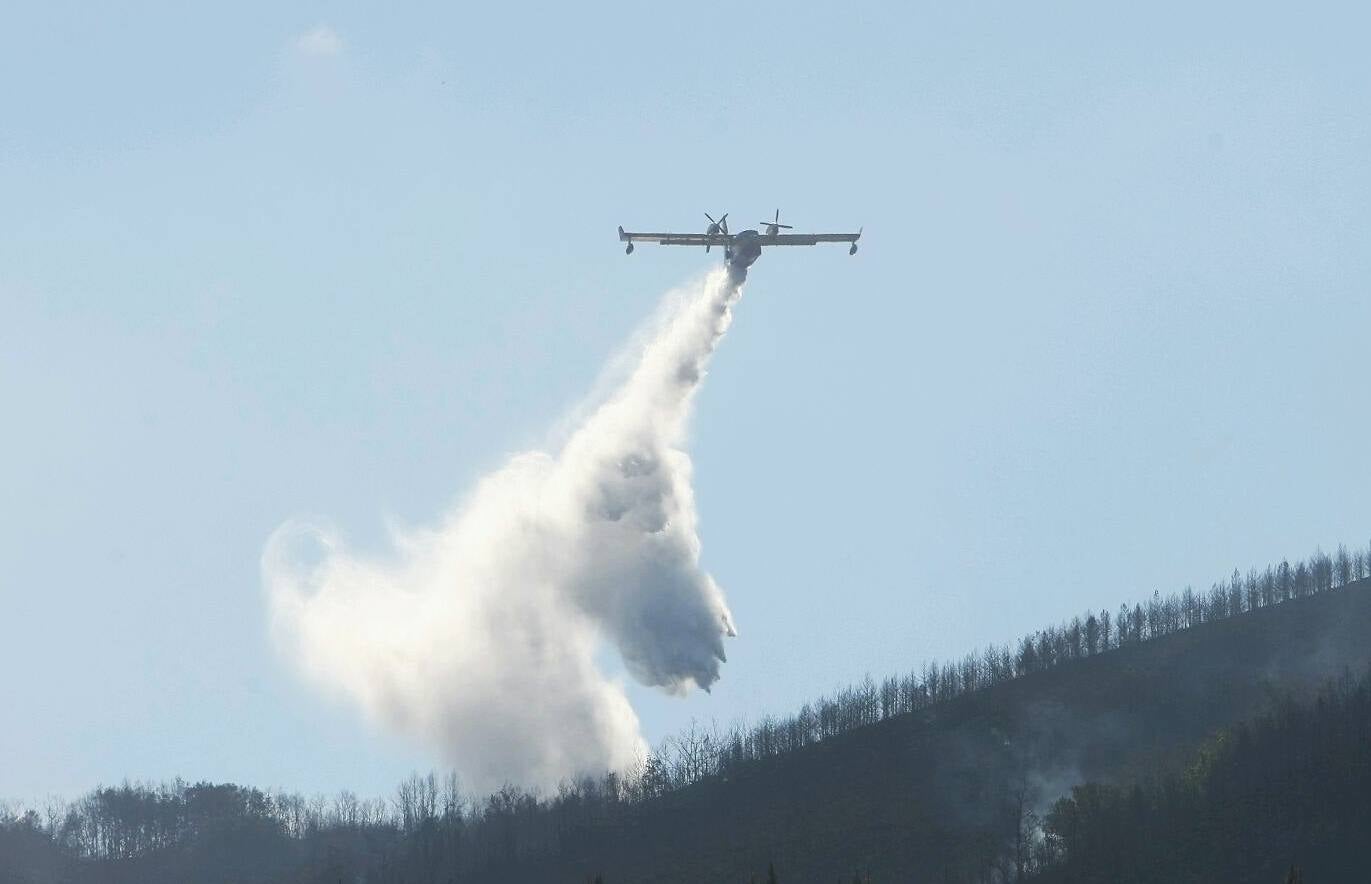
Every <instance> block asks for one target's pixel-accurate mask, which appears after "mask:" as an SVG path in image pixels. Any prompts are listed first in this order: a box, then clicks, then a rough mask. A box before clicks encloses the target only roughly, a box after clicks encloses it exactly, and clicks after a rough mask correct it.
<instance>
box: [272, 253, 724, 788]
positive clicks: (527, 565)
mask: <svg viewBox="0 0 1371 884" xmlns="http://www.w3.org/2000/svg"><path fill="white" fill-rule="evenodd" d="M740 290H741V284H740V282H739V281H737V280H734V279H732V278H731V277H729V276H728V274H727V273H725V272H724V271H722V270H721V271H718V272H715V273H711V274H709V275H708V276H707V277H705V278H704V279H702V280H700V281H698V282H696V283H694V284H692V285H689V286H687V287H685V288H683V289H680V290H677V291H674V292H672V293H670V294H668V295H667V296H666V298H665V299H664V300H663V301H662V305H661V307H660V308H659V311H658V316H657V319H656V320H655V321H654V322H653V323H651V324H650V326H649V327H648V328H647V329H646V331H645V332H644V333H643V334H642V335H641V336H640V338H639V339H638V340H639V342H638V344H637V345H636V346H634V347H632V348H630V349H629V350H628V351H627V352H626V353H625V354H623V355H622V356H621V357H620V359H619V360H617V362H616V363H615V364H616V365H618V366H619V367H620V371H619V372H617V373H616V374H615V375H614V377H615V378H616V380H615V381H614V382H612V383H610V384H608V385H607V386H606V387H605V392H604V393H603V394H602V395H600V396H598V397H596V398H595V399H593V400H592V401H590V402H589V403H588V405H587V406H586V407H584V408H583V409H581V410H580V411H579V412H578V415H579V416H578V417H577V418H576V419H575V420H574V421H573V423H572V425H571V428H570V430H569V432H568V433H567V434H566V436H565V441H564V442H563V444H561V445H560V446H558V447H556V450H554V451H552V452H545V451H536V450H535V451H527V452H523V453H521V454H517V455H515V456H513V457H511V458H510V459H509V461H508V462H507V463H506V464H505V465H504V466H503V467H502V468H500V469H499V470H497V471H495V472H494V473H492V474H490V475H488V476H486V477H485V478H483V479H482V480H480V481H479V482H478V483H477V484H476V486H475V488H473V489H471V491H470V492H469V493H468V494H467V495H466V496H465V497H464V498H462V499H461V500H460V502H459V503H458V504H457V505H456V506H454V507H453V508H452V509H451V511H450V512H448V513H447V514H446V515H445V516H444V517H443V518H442V519H441V520H439V522H438V524H436V525H433V526H430V527H424V528H417V529H403V530H396V531H394V532H393V536H392V544H391V545H392V548H391V549H390V550H388V551H387V553H386V554H385V555H366V554H361V553H358V552H355V551H352V550H350V549H349V548H348V546H347V545H346V544H345V543H344V541H343V539H342V538H341V537H340V536H339V534H338V533H337V532H336V531H334V530H333V529H331V528H329V527H326V526H321V525H318V524H311V523H306V522H301V521H290V522H287V523H286V524H284V525H282V526H281V527H280V528H278V529H277V530H276V532H275V533H274V534H273V535H272V537H271V538H270V539H269V540H268V542H267V544H266V548H265V550H264V551H263V555H262V576H263V585H264V589H265V592H266V596H267V601H268V605H269V611H270V619H271V627H272V631H273V635H274V638H275V640H276V642H277V644H278V646H279V647H280V649H281V651H282V652H283V654H285V655H286V656H287V657H288V658H289V659H290V660H292V661H293V662H294V663H295V664H296V666H297V667H298V669H299V671H300V672H301V673H302V674H303V676H304V677H305V678H306V679H307V680H308V681H309V682H310V683H311V684H313V685H315V686H317V687H319V688H321V689H323V690H325V691H328V692H330V693H332V694H335V695H337V696H341V697H343V698H345V699H346V700H347V701H349V702H351V703H352V704H355V705H356V707H357V708H358V709H359V710H360V712H361V713H362V714H363V715H364V716H365V718H366V719H367V720H368V721H370V722H372V723H374V724H375V725H377V726H379V727H381V728H383V729H385V730H387V731H389V732H392V733H395V734H399V735H402V736H404V737H408V738H412V739H414V740H417V741H418V742H420V743H422V744H423V745H425V746H427V747H429V748H430V749H431V750H432V751H433V752H434V753H435V754H436V756H437V757H438V758H439V759H440V760H441V761H442V762H443V763H444V764H447V765H451V766H452V767H453V768H455V769H456V770H457V771H459V772H460V773H461V775H462V776H463V778H464V779H465V780H466V781H467V783H468V784H469V785H471V786H473V787H474V788H477V789H492V788H495V787H498V786H499V785H501V784H503V783H506V782H511V783H519V784H523V785H530V786H546V785H551V784H553V783H555V782H557V781H559V780H561V779H563V778H567V777H572V776H576V775H579V774H585V773H598V772H604V771H606V770H621V769H624V768H626V767H629V766H631V765H633V764H634V763H636V762H637V761H639V760H640V759H641V758H642V757H643V755H644V753H645V750H646V746H645V743H644V740H643V737H642V734H641V732H640V728H639V722H638V717H637V715H636V714H635V712H634V710H633V708H632V706H631V705H630V703H629V701H628V698H627V695H626V693H625V686H624V684H623V683H622V681H621V680H620V679H617V678H615V677H611V676H610V675H607V674H606V673H605V672H604V671H602V669H601V668H600V666H599V665H597V662H596V657H597V654H599V653H601V650H602V649H603V648H604V647H606V646H608V647H612V648H613V649H614V650H615V651H617V653H618V655H619V657H620V658H621V659H622V661H623V664H624V669H625V670H626V671H627V673H628V674H629V675H630V676H631V677H632V678H634V679H636V680H637V681H639V682H641V683H642V684H644V685H649V686H653V687H657V688H661V689H663V690H665V691H668V692H671V693H675V694H684V693H686V692H688V691H690V690H692V689H694V688H702V689H706V690H707V689H708V688H709V686H710V685H711V684H713V683H714V682H715V681H716V680H717V679H718V678H719V673H720V666H721V664H722V663H723V662H724V659H725V655H724V639H725V637H727V636H731V635H734V634H735V629H734V625H733V619H732V616H731V614H730V613H729V610H728V606H727V604H726V602H725V599H724V594H723V592H722V590H721V589H720V588H719V586H718V584H716V583H715V581H714V579H713V578H712V577H711V576H710V575H709V574H708V573H706V572H705V571H704V570H703V569H702V568H701V566H700V539H699V535H698V532H697V515H696V509H695V500H694V493H693V490H692V486H691V462H690V457H689V456H688V455H687V453H686V452H685V450H684V444H685V438H686V432H687V428H688V422H689V419H690V414H691V404H692V400H693V397H694V395H695V392H696V391H697V390H698V389H699V387H700V385H701V383H702V382H703V380H704V376H705V369H706V367H707V365H708V362H709V358H710V355H711V354H712V353H713V351H714V348H715V346H716V345H717V344H718V342H719V340H720V339H721V338H722V337H723V335H724V334H725V332H726V331H727V329H728V326H729V324H730V322H731V320H732V307H733V305H734V304H735V303H736V301H737V299H738V297H739V295H740Z"/></svg>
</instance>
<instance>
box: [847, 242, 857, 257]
mask: <svg viewBox="0 0 1371 884" xmlns="http://www.w3.org/2000/svg"><path fill="white" fill-rule="evenodd" d="M847 253H848V254H849V255H855V254H857V244H856V243H855V242H854V243H853V244H852V248H850V249H848V250H847Z"/></svg>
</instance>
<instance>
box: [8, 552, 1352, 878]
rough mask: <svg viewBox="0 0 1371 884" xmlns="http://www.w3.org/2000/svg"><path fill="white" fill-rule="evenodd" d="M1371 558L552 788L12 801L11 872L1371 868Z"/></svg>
mask: <svg viewBox="0 0 1371 884" xmlns="http://www.w3.org/2000/svg"><path fill="white" fill-rule="evenodd" d="M1369 576H1371V549H1365V550H1355V551H1349V550H1348V549H1346V548H1343V547H1339V549H1338V550H1337V552H1336V553H1334V554H1332V555H1328V554H1324V553H1322V552H1316V553H1315V554H1314V555H1313V556H1311V557H1310V558H1309V559H1308V560H1306V561H1302V562H1296V563H1290V562H1281V563H1279V564H1277V565H1273V566H1270V567H1267V568H1265V569H1260V570H1258V569H1253V570H1250V571H1248V572H1246V573H1245V574H1244V573H1241V572H1238V571H1235V572H1233V574H1232V575H1231V576H1230V577H1229V578H1227V579H1225V580H1223V581H1220V582H1218V583H1215V584H1213V585H1212V586H1211V587H1210V588H1209V589H1208V590H1207V591H1195V590H1193V589H1191V588H1186V589H1185V590H1184V591H1182V592H1180V593H1176V594H1172V595H1168V596H1162V595H1161V594H1160V593H1156V594H1154V595H1153V596H1152V598H1150V599H1148V600H1146V601H1143V602H1139V603H1135V604H1131V605H1122V606H1120V607H1119V608H1118V609H1117V610H1116V611H1112V610H1110V609H1108V608H1106V609H1102V610H1099V611H1090V612H1086V613H1084V614H1083V615H1081V616H1079V617H1076V618H1073V619H1072V620H1070V621H1068V622H1066V623H1062V624H1058V625H1054V626H1050V627H1047V628H1044V629H1041V630H1039V631H1037V632H1035V633H1033V634H1032V635H1029V636H1025V637H1024V638H1023V639H1021V640H1020V641H1018V642H1017V643H1014V644H1012V645H1001V646H992V647H989V648H986V649H984V650H982V651H979V652H975V653H970V654H968V655H967V656H965V657H964V658H963V659H961V660H958V661H953V662H949V663H941V664H933V663H930V664H926V665H923V666H921V667H919V668H918V669H917V670H913V671H910V672H906V673H903V674H900V675H895V676H890V677H888V678H884V679H880V680H876V679H871V678H867V679H866V680H865V681H863V682H862V683H860V684H857V685H852V686H850V687H848V688H846V689H843V690H841V691H838V692H836V693H835V694H833V695H831V696H828V697H824V698H820V699H818V700H816V701H814V702H812V703H809V704H806V705H805V706H803V707H801V708H800V709H799V710H797V711H796V712H795V713H794V714H793V715H791V716H788V717H786V718H782V719H772V718H763V719H762V720H761V721H759V722H757V723H756V724H754V725H753V726H751V727H741V726H739V727H734V728H731V729H726V730H721V729H719V728H717V727H714V726H700V725H697V726H694V727H692V728H690V729H688V730H687V731H685V732H684V733H681V734H678V735H676V736H674V737H672V738H670V739H668V740H666V741H664V743H663V744H662V745H661V746H659V747H657V749H656V750H654V751H653V752H652V753H651V754H650V755H649V756H648V757H647V758H645V759H644V760H643V761H642V763H641V764H640V765H639V766H638V767H637V768H636V769H633V770H629V771H619V772H607V773H604V774H602V775H599V776H591V777H585V778H582V779H580V780H578V781H575V782H566V783H563V784H562V785H561V786H560V787H559V788H558V789H557V790H556V792H555V793H552V794H538V793H530V792H527V791H524V790H521V789H519V788H515V787H513V786H510V787H506V788H504V789H501V790H499V791H498V792H496V793H494V794H491V795H479V796H478V795H471V794H467V793H466V792H464V790H463V789H462V787H461V783H460V782H459V780H458V779H457V778H456V777H454V776H446V777H439V776H437V775H427V776H420V775H415V776H413V777H411V778H409V779H407V780H406V781H405V782H403V783H401V784H400V785H399V787H398V788H397V790H396V792H395V794H394V795H392V796H387V797H385V798H375V799H361V798H359V797H358V796H355V795H353V794H351V793H348V792H343V793H341V794H339V795H336V796H333V797H328V798H325V797H322V796H316V797H304V796H299V795H294V794H286V793H280V792H265V791H262V790H258V789H253V788H249V787H243V786H236V785H231V784H210V783H187V782H181V781H176V782H172V783H166V784H138V783H124V784H120V785H114V786H104V787H99V788H97V789H95V790H93V791H92V792H90V793H89V794H87V795H85V796H82V797H80V798H78V799H75V800H73V801H70V802H63V801H53V802H51V803H50V804H47V805H45V806H41V807H21V806H5V807H3V808H0V884H8V882H26V884H50V882H73V884H77V882H124V881H127V882H135V881H137V882H149V884H161V882H173V881H175V882H295V881H300V882H314V881H318V882H337V881H348V882H378V884H382V882H416V884H419V882H434V884H436V882H464V881H529V882H533V881H538V882H542V881H567V882H586V881H591V880H594V879H596V878H597V877H599V878H601V879H602V880H604V881H606V882H609V884H616V882H621V881H622V882H629V881H633V882H637V881H660V882H675V881H680V882H687V881H690V882H695V881H737V882H747V881H750V880H753V879H754V878H755V879H756V880H758V881H763V880H767V878H768V876H769V875H773V874H774V875H775V876H776V877H777V878H778V879H779V880H781V881H844V882H847V881H852V880H853V879H854V877H855V878H857V879H859V880H863V881H865V880H870V881H915V882H919V881H929V882H1012V881H1019V880H1025V881H1026V880H1033V881H1043V882H1059V881H1060V882H1066V881H1138V882H1144V881H1168V882H1169V881H1281V880H1285V877H1286V876H1287V874H1288V873H1289V869H1290V868H1291V866H1298V867H1299V869H1300V873H1301V874H1302V875H1303V876H1304V880H1306V881H1308V882H1310V884H1314V882H1324V881H1364V880H1367V879H1368V876H1367V875H1366V874H1365V873H1364V871H1363V870H1365V869H1367V868H1368V860H1371V847H1369V846H1367V844H1368V842H1371V789H1368V786H1371V781H1369V780H1368V770H1371V740H1368V737H1369V736H1371V682H1368V680H1367V677H1366V676H1365V673H1367V672H1368V667H1371V580H1368V577H1369ZM1273 876H1274V877H1273Z"/></svg>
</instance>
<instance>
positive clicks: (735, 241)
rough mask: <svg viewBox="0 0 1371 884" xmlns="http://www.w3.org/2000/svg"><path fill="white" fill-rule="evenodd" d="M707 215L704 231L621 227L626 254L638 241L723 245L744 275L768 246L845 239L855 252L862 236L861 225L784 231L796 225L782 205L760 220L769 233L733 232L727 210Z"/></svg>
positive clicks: (734, 266) (733, 265)
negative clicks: (785, 218)
mask: <svg viewBox="0 0 1371 884" xmlns="http://www.w3.org/2000/svg"><path fill="white" fill-rule="evenodd" d="M705 217H706V218H707V219H709V226H708V227H706V228H705V232H704V233H631V232H629V231H626V230H624V229H623V228H622V227H620V228H619V241H620V242H626V243H628V246H627V247H625V248H624V254H626V255H631V254H633V244H634V243H635V242H655V243H657V244H658V245H663V246H704V247H705V251H706V252H708V251H709V250H710V248H711V247H712V246H722V247H723V250H724V260H725V261H727V262H728V266H729V270H730V271H731V272H733V273H734V274H735V275H737V276H738V277H740V278H741V277H744V276H746V275H747V268H749V267H751V266H752V264H753V262H754V261H756V260H757V259H758V258H760V257H761V255H762V248H763V247H764V246H813V245H818V244H819V243H821V242H845V243H851V244H852V247H851V248H849V249H848V250H847V253H848V254H849V255H855V254H857V240H859V239H861V236H862V231H861V230H860V229H859V230H858V231H857V232H856V233H782V232H781V231H782V230H791V229H793V228H792V227H791V226H790V225H789V224H782V223H781V210H780V209H777V210H776V215H775V217H774V218H772V219H771V220H770V221H760V222H758V226H759V227H762V228H763V229H764V230H765V231H766V232H765V233H761V232H758V231H756V230H744V231H741V232H740V233H729V232H728V213H727V212H725V213H724V214H723V215H721V216H719V220H718V221H715V220H714V216H712V215H710V214H709V213H708V212H706V213H705Z"/></svg>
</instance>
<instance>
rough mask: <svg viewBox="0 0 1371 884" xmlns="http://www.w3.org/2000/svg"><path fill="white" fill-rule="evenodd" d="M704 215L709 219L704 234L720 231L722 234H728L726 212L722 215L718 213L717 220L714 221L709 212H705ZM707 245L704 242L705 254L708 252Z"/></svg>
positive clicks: (713, 233)
mask: <svg viewBox="0 0 1371 884" xmlns="http://www.w3.org/2000/svg"><path fill="white" fill-rule="evenodd" d="M705 217H706V218H708V219H709V226H708V227H706V228H705V236H714V235H715V234H716V233H722V234H723V235H724V236H728V213H727V212H724V213H723V214H722V215H720V216H719V220H718V221H715V220H714V216H713V215H711V214H709V213H708V212H705ZM709 245H710V244H709V243H705V253H706V254H708V253H709Z"/></svg>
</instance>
